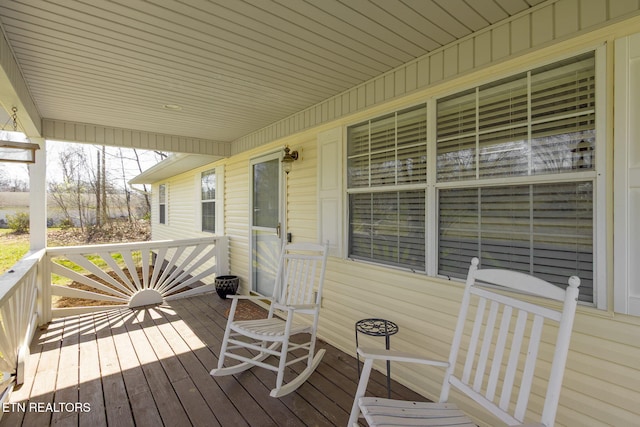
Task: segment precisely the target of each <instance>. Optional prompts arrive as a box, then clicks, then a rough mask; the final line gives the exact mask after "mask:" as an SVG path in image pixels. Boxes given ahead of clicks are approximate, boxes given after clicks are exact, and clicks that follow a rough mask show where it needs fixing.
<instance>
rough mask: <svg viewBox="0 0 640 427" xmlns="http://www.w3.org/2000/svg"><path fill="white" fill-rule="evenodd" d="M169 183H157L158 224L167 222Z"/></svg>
mask: <svg viewBox="0 0 640 427" xmlns="http://www.w3.org/2000/svg"><path fill="white" fill-rule="evenodd" d="M168 200H169V184H168V183H166V182H165V183H162V184H158V224H162V225H168V224H169V209H168V206H169V203H168ZM163 208H164V209H163Z"/></svg>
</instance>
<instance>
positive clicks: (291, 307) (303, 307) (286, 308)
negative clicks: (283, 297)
mask: <svg viewBox="0 0 640 427" xmlns="http://www.w3.org/2000/svg"><path fill="white" fill-rule="evenodd" d="M317 306H318V304H292V305H284V304H276V303H274V304H273V307H274V308H277V309H278V310H284V311H289V310H293V311H295V310H311V309H313V308H316V307H317Z"/></svg>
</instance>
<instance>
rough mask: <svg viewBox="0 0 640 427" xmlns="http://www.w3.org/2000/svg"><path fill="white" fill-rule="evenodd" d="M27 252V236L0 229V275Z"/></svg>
mask: <svg viewBox="0 0 640 427" xmlns="http://www.w3.org/2000/svg"><path fill="white" fill-rule="evenodd" d="M28 251H29V234H18V235H16V234H14V233H13V230H11V229H0V274H2V273H4V272H6V271H7V270H9V269H10V268H11V267H12V266H13V265H14V264H15V263H16V262H18V260H19V259H20V258H22V257H23V256H24V255H25V254H26V253H27V252H28Z"/></svg>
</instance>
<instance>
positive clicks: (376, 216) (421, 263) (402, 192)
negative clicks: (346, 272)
mask: <svg viewBox="0 0 640 427" xmlns="http://www.w3.org/2000/svg"><path fill="white" fill-rule="evenodd" d="M426 110H427V109H426V105H425V104H422V105H419V106H417V107H414V108H410V109H407V110H403V111H399V112H397V113H393V114H390V115H386V116H383V117H379V118H376V119H373V120H369V121H367V122H364V123H360V124H357V125H354V126H351V127H349V128H348V130H347V138H348V168H347V170H348V188H349V190H348V191H349V256H350V257H352V258H356V259H363V260H371V261H377V262H381V263H384V264H388V265H394V266H400V267H407V268H411V269H418V270H422V271H424V269H425V262H426V261H425V253H426V251H425V228H426V227H425V203H426V200H425V194H426V182H427V130H426V112H427V111H426Z"/></svg>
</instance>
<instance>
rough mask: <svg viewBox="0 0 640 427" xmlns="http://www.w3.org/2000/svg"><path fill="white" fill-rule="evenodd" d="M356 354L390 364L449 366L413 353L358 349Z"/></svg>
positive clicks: (444, 362) (441, 361) (447, 363)
mask: <svg viewBox="0 0 640 427" xmlns="http://www.w3.org/2000/svg"><path fill="white" fill-rule="evenodd" d="M358 354H359V355H360V356H362V357H364V358H365V359H374V360H388V361H391V362H408V363H420V364H422V365H431V366H442V367H447V366H449V362H447V361H444V360H433V359H427V358H425V357H423V356H421V355H418V354H414V353H407V352H401V351H393V350H385V349H379V348H362V347H358Z"/></svg>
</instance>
